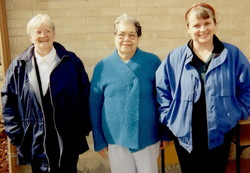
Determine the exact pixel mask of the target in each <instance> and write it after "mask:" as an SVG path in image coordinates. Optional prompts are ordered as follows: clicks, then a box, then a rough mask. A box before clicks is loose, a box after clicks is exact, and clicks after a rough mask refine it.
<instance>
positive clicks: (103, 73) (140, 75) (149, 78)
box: [89, 48, 161, 152]
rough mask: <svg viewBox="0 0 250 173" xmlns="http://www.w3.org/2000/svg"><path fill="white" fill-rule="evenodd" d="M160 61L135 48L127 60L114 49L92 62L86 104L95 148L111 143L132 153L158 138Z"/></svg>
mask: <svg viewBox="0 0 250 173" xmlns="http://www.w3.org/2000/svg"><path fill="white" fill-rule="evenodd" d="M160 63H161V61H160V59H159V58H158V57H157V56H156V55H154V54H151V53H147V52H144V51H141V50H140V49H139V48H137V50H136V53H135V54H134V56H133V57H132V58H131V59H130V60H129V61H128V62H127V63H125V62H123V61H122V60H121V58H120V57H119V55H118V53H117V49H115V50H114V52H113V54H111V55H110V56H109V57H107V58H105V59H103V60H101V61H100V62H99V63H98V64H97V65H96V67H95V69H94V74H93V77H92V80H91V91H90V103H89V105H90V116H91V121H92V126H93V138H94V148H95V150H96V151H100V150H102V149H104V148H105V147H107V146H108V144H115V145H119V146H122V147H126V148H129V150H130V152H136V151H139V150H141V149H144V148H145V147H147V146H149V145H152V144H155V143H156V142H158V141H159V140H160V135H159V114H158V112H157V101H156V88H155V71H156V70H157V68H158V67H159V65H160Z"/></svg>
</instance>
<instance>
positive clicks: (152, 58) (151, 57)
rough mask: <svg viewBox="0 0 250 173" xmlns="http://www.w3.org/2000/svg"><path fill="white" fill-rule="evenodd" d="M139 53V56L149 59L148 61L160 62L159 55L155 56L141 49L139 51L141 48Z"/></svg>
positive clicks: (138, 50)
mask: <svg viewBox="0 0 250 173" xmlns="http://www.w3.org/2000/svg"><path fill="white" fill-rule="evenodd" d="M137 52H138V54H140V55H141V56H143V57H147V58H148V59H151V60H153V61H156V62H157V61H160V59H159V57H158V56H157V55H155V54H153V53H150V52H146V51H143V50H141V49H139V48H137Z"/></svg>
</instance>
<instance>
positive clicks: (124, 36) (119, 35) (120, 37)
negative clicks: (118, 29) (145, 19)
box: [116, 32, 138, 40]
mask: <svg viewBox="0 0 250 173" xmlns="http://www.w3.org/2000/svg"><path fill="white" fill-rule="evenodd" d="M116 36H117V37H118V38H119V39H121V40H122V39H124V38H126V37H128V38H129V39H130V40H135V39H136V38H137V37H138V36H137V33H136V32H131V33H128V34H127V33H125V32H122V33H117V34H116Z"/></svg>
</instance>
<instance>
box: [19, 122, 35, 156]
mask: <svg viewBox="0 0 250 173" xmlns="http://www.w3.org/2000/svg"><path fill="white" fill-rule="evenodd" d="M32 129H33V128H32V124H31V123H29V124H28V125H27V128H26V131H25V133H24V135H23V138H22V141H21V143H20V145H19V146H17V150H18V154H19V155H20V156H21V157H25V158H27V159H28V158H31V151H32V141H33V137H32V134H33V133H32V131H33V130H32Z"/></svg>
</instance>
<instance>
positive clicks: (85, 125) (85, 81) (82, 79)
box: [78, 59, 92, 136]
mask: <svg viewBox="0 0 250 173" xmlns="http://www.w3.org/2000/svg"><path fill="white" fill-rule="evenodd" d="M78 61H79V63H78V65H79V66H78V83H79V90H80V97H79V99H80V101H79V103H80V105H79V108H80V111H81V113H80V115H81V116H80V117H79V121H80V124H81V128H82V129H83V131H84V134H85V135H86V136H88V135H89V132H90V131H91V130H92V126H91V122H90V115H89V106H88V104H89V91H90V82H89V78H88V75H87V73H86V71H85V68H84V65H83V63H82V61H81V60H80V59H78Z"/></svg>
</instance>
